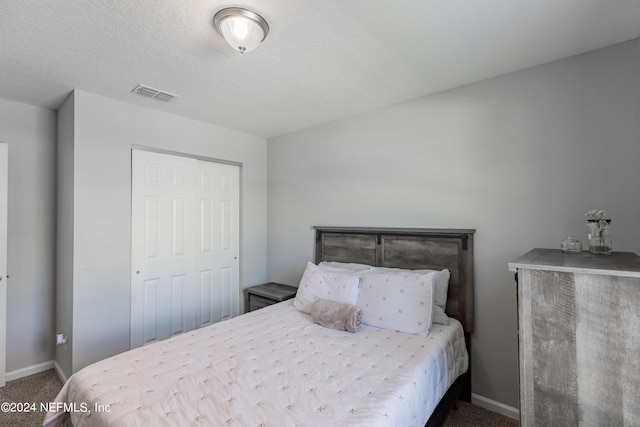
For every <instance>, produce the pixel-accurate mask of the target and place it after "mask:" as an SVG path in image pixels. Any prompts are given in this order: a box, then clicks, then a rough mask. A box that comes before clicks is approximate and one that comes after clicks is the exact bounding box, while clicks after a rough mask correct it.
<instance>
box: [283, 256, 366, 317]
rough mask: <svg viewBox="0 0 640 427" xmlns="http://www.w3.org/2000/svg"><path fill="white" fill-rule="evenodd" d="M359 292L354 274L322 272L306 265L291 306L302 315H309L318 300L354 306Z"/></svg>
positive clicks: (318, 268) (358, 283)
mask: <svg viewBox="0 0 640 427" xmlns="http://www.w3.org/2000/svg"><path fill="white" fill-rule="evenodd" d="M359 291H360V275H359V274H357V273H354V272H338V271H335V272H331V271H324V270H323V269H322V268H320V267H318V266H317V265H315V264H314V263H312V262H308V263H307V267H306V268H305V270H304V274H303V275H302V279H300V284H299V285H298V291H297V292H296V298H295V300H294V301H293V305H294V306H295V307H296V308H297V309H298V310H300V311H302V312H303V313H311V306H312V305H313V303H314V302H315V301H316V300H318V299H325V300H329V301H335V302H341V303H344V304H352V305H356V304H357V302H358V293H359Z"/></svg>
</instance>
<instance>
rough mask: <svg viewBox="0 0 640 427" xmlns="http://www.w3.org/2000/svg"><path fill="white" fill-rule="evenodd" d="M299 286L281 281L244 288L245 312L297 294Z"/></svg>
mask: <svg viewBox="0 0 640 427" xmlns="http://www.w3.org/2000/svg"><path fill="white" fill-rule="evenodd" d="M297 291H298V288H295V287H293V286H289V285H283V284H281V283H275V282H270V283H265V284H264V285H258V286H253V287H251V288H246V289H245V290H244V310H245V313H247V312H249V311H254V310H257V309H259V308H262V307H266V306H268V305H271V304H275V303H278V302H281V301H286V300H288V299H291V298H293V297H295V296H296V292H297Z"/></svg>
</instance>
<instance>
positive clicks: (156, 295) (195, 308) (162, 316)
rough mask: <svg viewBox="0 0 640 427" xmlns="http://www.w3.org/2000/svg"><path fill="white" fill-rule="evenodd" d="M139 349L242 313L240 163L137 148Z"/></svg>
mask: <svg viewBox="0 0 640 427" xmlns="http://www.w3.org/2000/svg"><path fill="white" fill-rule="evenodd" d="M131 215H132V265H131V266H132V273H131V347H132V348H134V347H138V346H140V345H144V344H148V343H151V342H154V341H158V340H162V339H165V338H169V337H171V336H173V335H176V334H179V333H183V332H186V331H189V330H192V329H195V328H197V327H200V326H202V325H207V324H210V323H214V322H217V321H219V320H222V319H225V318H228V317H232V316H235V315H237V314H238V310H239V308H238V307H239V304H238V299H239V296H238V295H239V286H240V280H239V260H238V258H239V250H238V247H239V167H237V166H231V165H225V164H220V163H212V162H205V161H201V160H196V159H193V158H187V157H181V156H173V155H169V154H161V153H154V152H148V151H142V150H133V151H132V212H131Z"/></svg>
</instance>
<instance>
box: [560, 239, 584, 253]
mask: <svg viewBox="0 0 640 427" xmlns="http://www.w3.org/2000/svg"><path fill="white" fill-rule="evenodd" d="M560 249H562V252H566V253H580V252H582V242H581V241H580V240H576V238H575V237H573V236H569V237H567V238H566V239H564V240H563V241H562V244H561V245H560Z"/></svg>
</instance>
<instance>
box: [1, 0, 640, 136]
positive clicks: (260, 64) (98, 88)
mask: <svg viewBox="0 0 640 427" xmlns="http://www.w3.org/2000/svg"><path fill="white" fill-rule="evenodd" d="M228 6H243V7H247V8H250V9H252V10H254V11H256V12H258V13H259V14H261V15H262V16H263V17H264V18H265V19H266V20H267V21H268V22H269V25H270V28H271V32H270V33H269V36H268V37H267V39H266V40H265V42H264V43H263V44H262V45H261V46H259V47H258V48H257V49H256V50H255V51H253V52H249V53H246V54H244V55H241V54H239V53H237V52H234V51H233V50H232V49H231V48H229V47H228V46H227V45H226V43H225V42H224V40H223V39H222V38H221V37H220V36H219V35H218V33H217V32H216V31H215V29H214V27H213V24H212V19H213V15H214V14H215V12H216V11H218V10H219V9H221V8H223V7H228ZM639 35H640V0H399V1H388V0H384V1H383V0H322V1H311V0H270V1H257V0H246V1H243V2H242V3H229V2H226V1H221V0H209V1H204V0H135V1H105V0H47V1H42V0H0V76H1V79H0V98H5V99H9V100H14V101H18V102H23V103H28V104H33V105H38V106H42V107H47V108H53V109H56V108H58V107H59V106H60V104H61V102H62V101H63V100H64V99H65V98H66V96H67V95H68V94H69V92H70V91H71V90H72V89H74V88H77V89H80V90H84V91H87V92H92V93H95V94H98V95H103V96H107V97H110V98H115V99H119V100H122V101H125V102H129V103H134V104H139V105H144V106H147V107H149V108H155V109H158V110H163V111H168V112H172V113H175V114H179V115H183V116H188V117H192V118H195V119H198V120H203V121H207V122H210V123H215V124H218V125H221V126H225V127H228V128H233V129H238V130H241V131H244V132H248V133H251V134H255V135H259V136H263V137H271V136H276V135H281V134H285V133H289V132H292V131H295V130H299V129H304V128H307V127H311V126H314V125H317V124H321V123H325V122H329V121H332V120H336V119H339V118H343V117H348V116H352V115H356V114H359V113H362V112H365V111H368V110H372V109H375V108H379V107H382V106H386V105H390V104H394V103H398V102H402V101H405V100H408V99H411V98H416V97H420V96H423V95H427V94H430V93H434V92H439V91H442V90H445V89H449V88H452V87H456V86H460V85H464V84H467V83H471V82H475V81H479V80H483V79H486V78H490V77H494V76H497V75H501V74H504V73H508V72H511V71H515V70H520V69H523V68H527V67H531V66H534V65H538V64H542V63H546V62H549V61H553V60H556V59H560V58H564V57H568V56H572V55H576V54H579V53H583V52H586V51H589V50H593V49H597V48H601V47H605V46H609V45H612V44H615V43H619V42H622V41H626V40H630V39H633V38H636V37H638V36H639ZM139 83H143V84H146V85H149V86H152V87H155V88H157V89H161V90H164V91H167V92H171V93H174V94H177V95H179V96H180V98H178V99H176V100H174V101H173V102H171V103H162V102H159V101H154V100H150V99H147V98H143V97H141V96H138V95H134V94H132V93H131V92H130V91H131V89H133V88H134V87H135V86H136V85H137V84H139Z"/></svg>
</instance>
